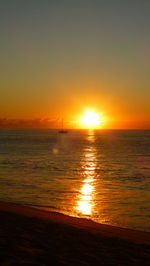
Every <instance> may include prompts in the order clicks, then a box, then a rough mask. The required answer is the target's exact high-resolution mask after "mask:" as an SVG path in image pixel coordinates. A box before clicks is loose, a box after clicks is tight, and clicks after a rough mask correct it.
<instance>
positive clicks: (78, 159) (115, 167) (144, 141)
mask: <svg viewBox="0 0 150 266" xmlns="http://www.w3.org/2000/svg"><path fill="white" fill-rule="evenodd" d="M0 200H3V201H10V202H17V203H21V204H26V205H31V206H33V207H36V208H43V209H46V210H50V211H51V210H53V211H58V212H61V213H65V214H68V215H71V216H77V217H86V218H90V219H92V220H94V221H96V222H99V223H106V224H111V225H115V226H120V227H125V228H132V229H139V230H143V231H150V131H148V130H147V131H146V130H145V131H142V130H141V131H140V130H139V131H135V130H134V131H122V130H120V131H119V130H112V131H111V130H108V131H107V130H103V131H88V130H86V131H83V130H82V131H80V130H70V131H69V132H68V134H59V133H58V131H57V130H4V129H1V130H0Z"/></svg>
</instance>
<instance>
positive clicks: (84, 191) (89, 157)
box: [75, 132, 96, 215]
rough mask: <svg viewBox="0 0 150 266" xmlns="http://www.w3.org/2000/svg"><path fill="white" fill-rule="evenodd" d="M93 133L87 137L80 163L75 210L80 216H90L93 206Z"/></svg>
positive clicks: (94, 153) (94, 165) (94, 151)
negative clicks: (82, 177)
mask: <svg viewBox="0 0 150 266" xmlns="http://www.w3.org/2000/svg"><path fill="white" fill-rule="evenodd" d="M92 133H93V132H90V134H89V135H88V136H87V140H88V142H89V145H88V147H87V148H86V149H85V151H84V159H83V161H82V169H83V176H84V177H85V178H84V180H83V185H82V187H81V189H80V191H79V199H78V200H77V204H76V206H75V209H76V210H77V211H78V212H79V213H80V214H82V215H92V211H93V204H94V190H95V189H94V181H95V169H96V150H95V147H94V145H93V142H94V138H95V137H94V135H93V134H92Z"/></svg>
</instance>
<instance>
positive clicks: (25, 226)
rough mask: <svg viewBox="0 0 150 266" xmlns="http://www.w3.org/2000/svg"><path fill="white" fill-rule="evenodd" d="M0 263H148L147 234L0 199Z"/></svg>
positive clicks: (149, 236) (149, 249) (149, 257)
mask: <svg viewBox="0 0 150 266" xmlns="http://www.w3.org/2000/svg"><path fill="white" fill-rule="evenodd" d="M0 265H77V266H78V265H115V266H117V265H121V266H123V265H141V266H145V265H150V234H149V233H144V232H139V231H135V230H128V229H122V228H118V227H113V226H108V225H101V224H97V223H94V222H92V221H90V220H86V219H78V218H73V217H68V216H66V215H63V214H58V213H53V212H50V213H49V212H45V211H40V210H36V209H33V208H30V207H25V206H21V205H16V204H10V203H4V202H0Z"/></svg>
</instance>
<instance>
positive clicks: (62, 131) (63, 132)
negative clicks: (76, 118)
mask: <svg viewBox="0 0 150 266" xmlns="http://www.w3.org/2000/svg"><path fill="white" fill-rule="evenodd" d="M59 133H62V134H65V133H68V130H66V129H64V121H63V119H62V126H61V129H60V130H59Z"/></svg>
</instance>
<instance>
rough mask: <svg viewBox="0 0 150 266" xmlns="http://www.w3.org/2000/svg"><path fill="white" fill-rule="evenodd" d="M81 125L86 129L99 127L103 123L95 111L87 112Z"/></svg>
mask: <svg viewBox="0 0 150 266" xmlns="http://www.w3.org/2000/svg"><path fill="white" fill-rule="evenodd" d="M81 123H82V125H83V126H85V127H89V128H93V127H97V126H99V125H100V124H101V123H102V121H101V119H100V115H99V114H98V113H96V112H93V111H85V113H84V114H83V116H82V119H81Z"/></svg>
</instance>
